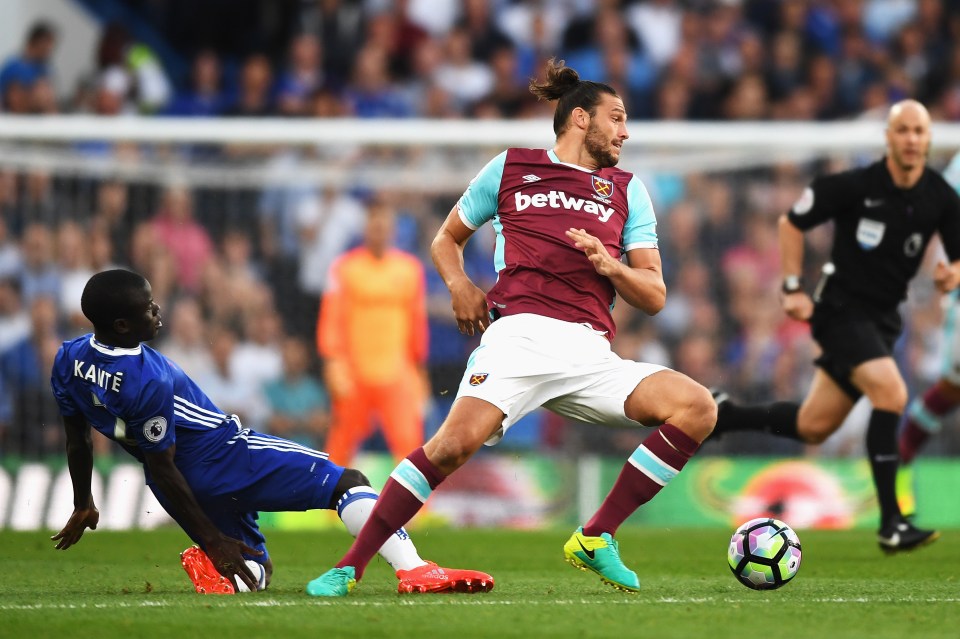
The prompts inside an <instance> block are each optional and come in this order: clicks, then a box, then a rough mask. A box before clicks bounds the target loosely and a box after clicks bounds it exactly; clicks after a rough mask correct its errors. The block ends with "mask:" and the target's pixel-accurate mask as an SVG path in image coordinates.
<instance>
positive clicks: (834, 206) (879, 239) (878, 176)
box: [788, 158, 960, 310]
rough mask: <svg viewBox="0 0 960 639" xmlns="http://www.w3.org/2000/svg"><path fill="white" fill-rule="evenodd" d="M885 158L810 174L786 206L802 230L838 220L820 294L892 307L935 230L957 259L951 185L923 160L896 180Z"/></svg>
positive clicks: (956, 205)
mask: <svg viewBox="0 0 960 639" xmlns="http://www.w3.org/2000/svg"><path fill="white" fill-rule="evenodd" d="M885 161H886V159H885V158H884V159H882V160H880V161H879V162H875V163H873V164H871V165H870V166H867V167H864V168H860V169H853V170H851V171H844V172H842V173H837V174H834V175H825V176H823V177H818V178H816V179H815V180H814V181H813V183H812V184H811V185H810V186H809V187H808V188H806V189H805V190H804V192H803V194H802V195H801V196H800V199H799V200H797V202H796V203H795V204H794V205H793V208H792V209H791V210H790V212H789V214H788V217H789V219H790V222H791V223H792V224H793V225H794V226H796V227H797V228H798V229H800V230H802V231H806V230H807V229H810V228H813V227H814V226H817V225H818V224H822V223H823V222H826V221H827V220H834V221H835V223H836V224H835V227H834V237H833V248H832V249H831V253H830V259H831V261H832V262H833V264H834V266H835V267H836V272H835V273H834V274H833V276H832V277H831V279H830V283H829V285H828V286H827V287H826V289H825V290H824V292H823V299H824V300H826V301H836V302H848V301H851V300H850V299H849V298H850V296H852V297H854V298H856V299H857V300H858V301H860V302H863V303H866V304H868V305H870V306H872V307H875V308H877V309H878V310H894V309H896V307H897V305H898V304H899V303H900V302H901V300H903V299H904V298H905V297H906V295H907V284H908V283H909V282H910V280H911V279H912V278H913V276H914V275H916V274H917V269H919V268H920V263H921V261H922V260H923V254H924V251H925V250H926V248H927V244H928V243H929V242H930V238H931V237H933V234H934V233H936V232H939V233H940V239H941V241H942V242H943V246H944V248H945V250H946V252H947V256H948V257H949V259H950V261H954V260H958V259H960V197H958V196H957V193H956V191H954V190H953V188H952V187H951V186H950V185H949V184H948V183H947V182H946V180H944V179H943V176H941V175H940V174H939V173H938V172H937V171H934V170H933V169H931V168H929V167H927V168H925V169H924V171H923V175H922V176H921V177H920V180H919V181H918V182H917V183H916V184H915V185H914V186H913V188H910V189H900V188H897V187H896V186H895V185H894V184H893V179H892V178H891V177H890V172H889V171H888V170H887V167H886V163H885Z"/></svg>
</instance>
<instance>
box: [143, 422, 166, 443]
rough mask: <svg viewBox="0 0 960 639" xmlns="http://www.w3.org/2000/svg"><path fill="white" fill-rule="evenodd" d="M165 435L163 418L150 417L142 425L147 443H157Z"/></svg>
mask: <svg viewBox="0 0 960 639" xmlns="http://www.w3.org/2000/svg"><path fill="white" fill-rule="evenodd" d="M166 434H167V420H166V419H165V418H163V417H151V418H150V419H148V420H147V421H146V422H144V423H143V436H144V437H146V439H147V441H148V442H152V443H154V444H155V443H157V442H158V441H160V440H161V439H163V436H164V435H166Z"/></svg>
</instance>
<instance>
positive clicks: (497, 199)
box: [457, 148, 657, 339]
mask: <svg viewBox="0 0 960 639" xmlns="http://www.w3.org/2000/svg"><path fill="white" fill-rule="evenodd" d="M457 207H458V211H459V216H460V219H461V221H462V222H463V223H464V224H465V225H466V226H468V227H469V228H472V229H476V228H479V227H480V226H482V225H483V224H485V223H486V222H488V221H490V222H492V224H493V228H494V230H495V231H496V234H497V240H496V248H495V254H494V262H495V266H496V269H497V272H498V279H497V283H496V284H495V285H494V286H493V288H492V289H491V290H490V291H489V292H488V294H487V299H488V302H489V304H490V306H491V311H493V312H494V314H499V315H514V314H517V313H536V314H538V315H544V316H546V317H552V318H554V319H560V320H564V321H570V322H578V323H581V322H582V323H587V324H590V325H591V326H592V327H593V328H594V329H596V330H599V331H602V332H605V333H606V335H607V337H608V338H610V339H612V338H613V335H614V331H615V326H614V323H613V318H612V317H611V314H610V311H611V308H612V306H613V302H614V298H615V296H616V291H615V290H614V288H613V284H612V283H611V282H610V280H609V279H608V278H606V277H603V276H601V275H599V274H598V273H597V272H596V269H594V267H593V265H592V264H591V263H590V261H589V260H587V259H586V257H585V256H584V254H583V251H581V250H580V249H578V248H576V247H575V246H574V245H573V243H572V242H571V240H570V239H569V238H568V237H566V235H565V232H566V231H567V229H570V228H578V229H579V228H582V229H584V230H585V231H587V232H588V233H590V234H591V235H593V236H595V237H597V238H598V239H599V240H600V241H601V242H603V244H604V246H606V248H607V250H608V251H609V252H610V254H611V255H612V256H613V257H615V258H620V257H621V256H622V255H623V254H624V253H626V252H627V251H630V250H632V249H638V248H653V249H655V248H657V232H656V226H657V223H656V217H655V216H654V212H653V205H652V204H651V202H650V196H649V195H648V194H647V191H646V189H645V188H644V186H643V184H642V183H641V181H640V180H639V179H638V178H637V177H636V176H635V175H633V174H632V173H628V172H626V171H623V170H621V169H618V168H614V167H610V168H605V169H599V170H597V171H590V170H587V169H585V168H583V167H579V166H575V165H573V164H566V163H564V162H561V161H560V160H559V158H558V157H557V155H556V153H554V152H553V151H552V150H550V151H548V150H544V149H516V148H512V149H508V150H507V151H505V152H503V153H501V154H500V155H498V156H497V157H495V158H494V159H493V160H491V161H490V162H489V163H488V164H487V165H486V166H485V167H484V168H483V169H482V170H481V171H480V173H479V174H478V175H477V177H476V178H474V180H473V181H472V182H471V183H470V186H469V187H468V188H467V190H466V192H465V193H464V194H463V196H462V197H461V198H460V201H459V202H458V204H457Z"/></svg>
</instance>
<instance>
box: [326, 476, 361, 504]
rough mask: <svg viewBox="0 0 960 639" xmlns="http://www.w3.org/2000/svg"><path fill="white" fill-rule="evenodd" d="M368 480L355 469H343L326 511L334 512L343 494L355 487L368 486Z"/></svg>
mask: <svg viewBox="0 0 960 639" xmlns="http://www.w3.org/2000/svg"><path fill="white" fill-rule="evenodd" d="M369 485H370V480H369V479H367V476H366V475H364V474H363V473H361V472H360V471H359V470H357V469H356V468H345V469H344V471H343V474H342V475H340V480H339V481H338V482H337V485H336V487H334V489H333V495H332V496H331V497H330V503H329V504H327V510H336V508H337V502H338V501H340V498H341V497H343V493H345V492H347V491H348V490H350V489H351V488H356V487H357V486H369Z"/></svg>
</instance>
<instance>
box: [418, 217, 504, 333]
mask: <svg viewBox="0 0 960 639" xmlns="http://www.w3.org/2000/svg"><path fill="white" fill-rule="evenodd" d="M471 235H473V229H471V228H470V227H468V226H467V225H466V224H464V223H463V220H461V219H460V213H459V211H457V207H453V210H452V211H450V214H449V215H448V216H447V219H446V220H444V222H443V225H442V226H441V227H440V230H439V231H437V236H436V237H435V238H433V244H431V245H430V255H431V256H432V257H433V264H434V266H436V267H437V272H438V273H440V277H442V278H443V281H444V283H445V284H446V285H447V288H448V289H449V290H450V303H451V305H452V306H453V316H454V317H455V318H456V320H457V326H458V327H459V329H460V332H461V333H465V334H467V335H473V334H474V333H475V332H478V331H479V332H483V331H485V330H487V327H488V326H490V314H489V313H488V311H487V296H486V294H485V293H484V292H483V291H482V290H481V289H480V287H478V286H477V285H476V284H474V283H473V281H472V280H471V279H470V278H469V277H468V276H467V272H466V271H465V270H464V268H463V247H464V246H466V244H467V240H469V239H470V236H471Z"/></svg>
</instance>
